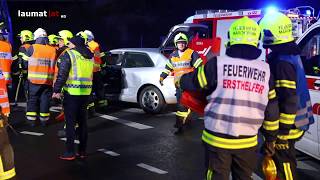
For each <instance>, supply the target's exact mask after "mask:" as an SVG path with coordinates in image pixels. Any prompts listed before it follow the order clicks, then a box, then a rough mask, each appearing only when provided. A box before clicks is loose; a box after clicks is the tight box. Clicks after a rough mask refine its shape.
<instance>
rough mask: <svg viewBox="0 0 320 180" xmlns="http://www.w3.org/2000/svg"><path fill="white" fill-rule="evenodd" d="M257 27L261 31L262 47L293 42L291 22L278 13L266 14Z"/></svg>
mask: <svg viewBox="0 0 320 180" xmlns="http://www.w3.org/2000/svg"><path fill="white" fill-rule="evenodd" d="M259 25H260V27H261V29H262V41H263V45H276V44H283V43H287V42H291V41H293V40H294V38H293V35H292V22H291V20H290V18H289V17H287V16H286V15H284V14H282V13H280V12H273V13H269V14H266V15H265V16H264V17H263V18H262V19H261V21H260V24H259Z"/></svg>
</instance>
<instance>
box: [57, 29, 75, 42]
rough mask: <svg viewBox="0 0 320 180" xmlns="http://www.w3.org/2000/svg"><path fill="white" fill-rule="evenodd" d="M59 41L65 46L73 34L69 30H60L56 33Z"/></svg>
mask: <svg viewBox="0 0 320 180" xmlns="http://www.w3.org/2000/svg"><path fill="white" fill-rule="evenodd" d="M57 37H58V38H59V39H63V41H64V45H67V44H68V42H69V39H71V38H72V37H73V34H72V32H71V31H69V30H61V31H59V32H58V36H57Z"/></svg>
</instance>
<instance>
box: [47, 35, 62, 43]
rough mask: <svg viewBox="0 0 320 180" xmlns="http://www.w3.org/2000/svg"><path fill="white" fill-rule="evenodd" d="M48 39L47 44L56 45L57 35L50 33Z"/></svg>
mask: <svg viewBox="0 0 320 180" xmlns="http://www.w3.org/2000/svg"><path fill="white" fill-rule="evenodd" d="M48 39H49V44H50V45H56V44H57V43H58V39H59V38H58V36H57V35H55V34H50V35H49V36H48Z"/></svg>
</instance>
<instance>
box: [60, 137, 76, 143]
mask: <svg viewBox="0 0 320 180" xmlns="http://www.w3.org/2000/svg"><path fill="white" fill-rule="evenodd" d="M60 140H61V141H67V138H60ZM74 143H75V144H80V141H79V140H76V139H75V140H74Z"/></svg>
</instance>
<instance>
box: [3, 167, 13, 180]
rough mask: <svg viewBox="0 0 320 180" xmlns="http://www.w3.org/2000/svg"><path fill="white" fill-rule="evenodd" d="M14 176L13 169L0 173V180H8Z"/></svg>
mask: <svg viewBox="0 0 320 180" xmlns="http://www.w3.org/2000/svg"><path fill="white" fill-rule="evenodd" d="M15 175H16V170H15V168H12V169H10V170H8V171H6V172H3V173H0V180H5V179H10V178H12V177H14V176H15Z"/></svg>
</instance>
